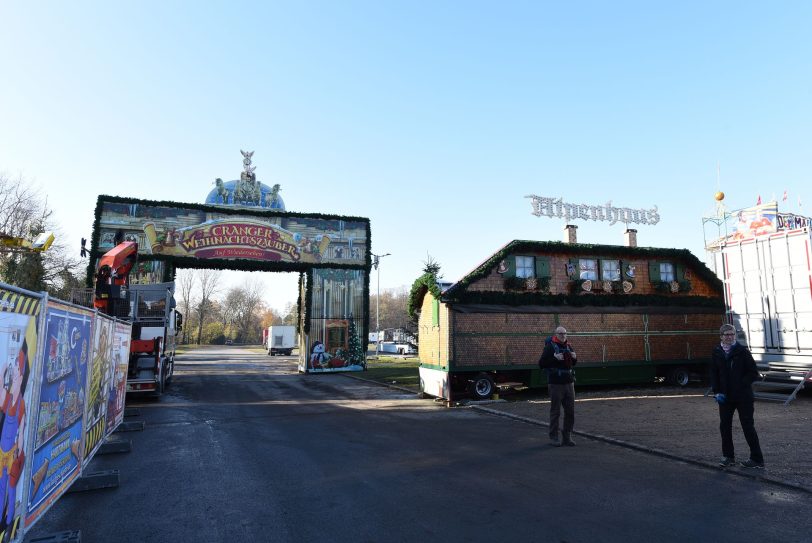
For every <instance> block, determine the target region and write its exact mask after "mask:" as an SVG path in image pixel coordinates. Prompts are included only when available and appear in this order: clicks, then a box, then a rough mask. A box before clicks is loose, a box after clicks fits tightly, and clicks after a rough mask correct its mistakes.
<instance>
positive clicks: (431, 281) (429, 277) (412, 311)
mask: <svg viewBox="0 0 812 543" xmlns="http://www.w3.org/2000/svg"><path fill="white" fill-rule="evenodd" d="M426 292H431V295H432V296H434V297H435V298H437V299H438V300H439V299H440V296H441V295H442V292H441V291H440V287H438V286H437V276H436V275H434V274H433V273H424V274H423V275H421V276H420V277H418V278H417V279H416V280H415V282H414V283H412V288H411V290H410V291H409V304H408V310H409V318H411V319H416V318H417V311H418V309H419V308H420V306H421V305H422V304H423V297H424V296H425V295H426Z"/></svg>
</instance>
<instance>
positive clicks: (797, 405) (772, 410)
mask: <svg viewBox="0 0 812 543" xmlns="http://www.w3.org/2000/svg"><path fill="white" fill-rule="evenodd" d="M704 393H705V389H703V388H687V389H678V388H672V387H654V388H633V387H624V388H618V389H611V390H610V389H601V390H590V389H584V390H579V389H577V388H576V393H575V395H576V405H575V433H576V435H580V436H581V437H582V438H584V437H586V438H590V437H591V438H596V439H603V440H606V441H613V442H616V443H618V444H619V445H623V446H627V447H631V448H635V449H638V450H644V451H647V452H652V453H656V454H661V455H664V456H669V457H675V458H680V459H684V460H686V461H689V462H693V463H698V464H703V465H708V466H712V467H717V462H718V460H719V459H720V458H721V456H722V450H721V449H722V445H721V438H720V436H719V412H718V409H717V406H716V403H715V402H714V401H713V399H712V398H711V397H705V396H704ZM524 396H525V395H523V394H519V395H511V396H510V400H509V401H504V400H497V401H492V402H471V403H470V404H469V405H471V406H472V407H474V408H476V409H480V410H483V411H488V412H491V413H493V414H498V415H503V416H510V417H514V418H519V419H522V420H526V421H527V422H531V423H536V424H543V425H545V426H546V425H547V424H548V423H549V405H550V403H549V400H548V399H547V398H546V396H545V395H543V394H538V393H536V394H534V395H533V397H530V398H526V397H524ZM755 421H756V431H757V432H758V435H759V440H760V442H761V448H762V451H763V452H764V461H765V464H766V468H765V469H764V470H747V469H745V468H741V467H735V468H730V469H729V470H730V471H731V472H736V473H741V474H742V475H745V476H750V477H753V476H755V477H760V478H763V479H768V480H771V481H773V482H778V483H781V484H784V485H788V486H792V487H795V488H800V489H803V490H806V491H807V492H810V493H812V454H811V453H812V451H810V441H812V440H810V435H812V395H811V394H805V395H802V396H801V397H799V398H798V399H796V400H795V401H793V402H792V403H790V404H789V405H788V406H784V405H783V404H782V403H777V402H765V401H757V402H756V409H755ZM546 434H547V431H546V427H545V428H544V430H543V434H542V435H543V436H546ZM733 438H734V444H735V447H736V455H737V459H738V460H745V459H747V458H748V457H749V449H748V447H747V443H746V442H745V440H744V436H743V435H742V432H741V427H740V425H739V422H738V418H734V423H733ZM580 441H581V443H579V445H584V446H589V440H588V439H581V440H580ZM719 469H721V468H719Z"/></svg>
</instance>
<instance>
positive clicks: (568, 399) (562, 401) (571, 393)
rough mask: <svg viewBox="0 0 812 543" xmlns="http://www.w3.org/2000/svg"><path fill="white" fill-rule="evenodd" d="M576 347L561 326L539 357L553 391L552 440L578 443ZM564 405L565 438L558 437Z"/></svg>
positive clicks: (556, 443)
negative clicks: (575, 433)
mask: <svg viewBox="0 0 812 543" xmlns="http://www.w3.org/2000/svg"><path fill="white" fill-rule="evenodd" d="M576 358H577V357H576V355H575V351H573V350H572V346H571V345H570V343H569V341H567V329H566V328H564V327H563V326H559V327H558V328H556V329H555V335H554V336H552V337H550V338H547V340H546V341H545V342H544V350H543V351H542V353H541V358H540V359H539V367H541V368H542V369H544V370H546V371H547V383H548V387H549V391H550V443H551V444H552V445H553V446H555V447H559V446H561V445H568V446H570V447H574V446H575V442H574V441H573V440H572V429H573V427H574V426H575V384H574V383H575V375H574V373H573V369H572V367H573V366H574V365H575V364H576ZM562 405H563V406H564V427H563V428H562V432H561V435H562V438H563V440H562V441H559V440H558V419H559V417H560V416H561V406H562Z"/></svg>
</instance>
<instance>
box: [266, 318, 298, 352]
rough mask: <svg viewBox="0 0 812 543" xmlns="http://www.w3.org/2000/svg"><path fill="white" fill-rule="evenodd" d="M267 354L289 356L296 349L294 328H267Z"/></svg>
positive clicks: (283, 326) (284, 326) (277, 326)
mask: <svg viewBox="0 0 812 543" xmlns="http://www.w3.org/2000/svg"><path fill="white" fill-rule="evenodd" d="M266 337H267V339H266V341H267V344H266V345H265V347H266V348H267V349H268V354H269V355H271V356H274V355H277V354H281V355H290V354H291V353H292V352H293V348H294V347H296V327H295V326H289V325H276V326H269V327H268V333H267V334H266Z"/></svg>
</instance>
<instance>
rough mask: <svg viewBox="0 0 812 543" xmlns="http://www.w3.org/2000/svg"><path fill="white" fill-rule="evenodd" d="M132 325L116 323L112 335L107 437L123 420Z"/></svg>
mask: <svg viewBox="0 0 812 543" xmlns="http://www.w3.org/2000/svg"><path fill="white" fill-rule="evenodd" d="M131 336H132V325H131V324H129V323H124V322H120V321H116V326H115V331H114V333H113V376H112V379H111V380H110V383H109V391H108V393H107V431H106V433H107V434H108V435H109V434H110V433H112V432H113V430H115V429H116V428H117V427H118V425H119V424H121V422H122V421H123V420H124V400H125V396H126V394H127V365H128V363H129V357H130V337H131Z"/></svg>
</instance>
